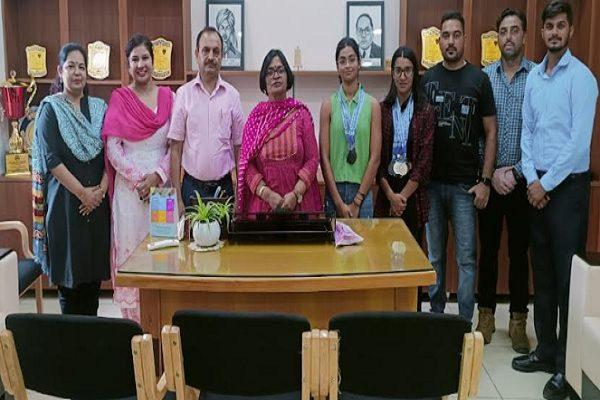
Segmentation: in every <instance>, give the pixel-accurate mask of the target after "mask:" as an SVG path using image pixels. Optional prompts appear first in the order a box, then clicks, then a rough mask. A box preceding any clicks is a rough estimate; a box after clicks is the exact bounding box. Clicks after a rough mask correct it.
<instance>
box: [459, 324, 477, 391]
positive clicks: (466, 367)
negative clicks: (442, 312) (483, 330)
mask: <svg viewBox="0 0 600 400" xmlns="http://www.w3.org/2000/svg"><path fill="white" fill-rule="evenodd" d="M474 351H475V337H474V335H473V334H472V333H465V336H464V339H463V348H462V358H461V362H460V378H459V379H460V381H459V385H458V397H457V400H467V399H468V398H469V391H470V390H471V374H472V372H473V353H474Z"/></svg>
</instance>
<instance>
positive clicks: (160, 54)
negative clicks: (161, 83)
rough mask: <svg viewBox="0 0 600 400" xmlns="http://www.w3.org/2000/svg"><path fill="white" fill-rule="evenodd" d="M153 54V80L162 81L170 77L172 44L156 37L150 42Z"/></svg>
mask: <svg viewBox="0 0 600 400" xmlns="http://www.w3.org/2000/svg"><path fill="white" fill-rule="evenodd" d="M152 46H153V49H154V50H153V52H154V72H153V73H152V77H153V78H154V79H158V80H163V79H167V78H168V77H170V76H171V54H172V53H173V42H171V41H169V40H167V39H165V38H164V37H158V38H156V39H154V40H153V41H152Z"/></svg>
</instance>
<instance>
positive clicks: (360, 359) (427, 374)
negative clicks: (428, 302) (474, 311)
mask: <svg viewBox="0 0 600 400" xmlns="http://www.w3.org/2000/svg"><path fill="white" fill-rule="evenodd" d="M329 329H330V331H337V333H338V335H339V376H340V382H339V390H340V397H341V398H343V399H344V400H347V399H365V398H369V397H380V398H381V397H383V398H401V399H415V398H439V397H442V396H447V395H449V394H453V393H458V399H467V398H470V397H474V396H475V395H476V394H477V388H478V385H479V374H480V372H481V364H482V356H483V338H482V336H481V333H479V332H475V333H472V332H471V323H470V322H469V321H467V320H465V319H463V318H462V317H460V316H458V315H448V314H431V313H409V312H364V313H351V314H343V315H338V316H335V317H334V318H332V319H331V320H330V321H329ZM330 373H331V374H334V376H336V377H337V374H338V371H331V372H330ZM335 390H337V386H336V387H335ZM337 396H338V394H337V393H330V398H334V399H335V398H337Z"/></svg>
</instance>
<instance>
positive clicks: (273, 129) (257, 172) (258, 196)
mask: <svg viewBox="0 0 600 400" xmlns="http://www.w3.org/2000/svg"><path fill="white" fill-rule="evenodd" d="M293 84H294V75H293V74H292V70H291V69H290V67H289V64H288V62H287V60H286V58H285V56H284V55H283V53H282V52H281V51H280V50H271V51H269V53H267V56H266V57H265V59H264V61H263V65H262V68H261V71H260V89H261V91H262V92H263V93H265V94H266V95H267V96H268V98H269V99H268V101H264V102H261V103H259V104H258V105H257V106H256V107H254V109H253V110H252V112H251V113H250V115H249V116H248V120H247V121H246V125H245V126H244V136H243V139H242V149H241V152H240V160H239V171H238V182H237V210H236V211H237V214H238V215H241V216H242V217H245V218H247V217H251V216H252V215H253V214H255V213H262V212H270V211H273V210H285V211H309V212H317V211H322V209H323V202H322V200H321V195H320V192H319V186H318V184H317V180H316V175H317V168H318V166H319V150H318V147H317V140H316V137H315V133H314V126H313V120H312V117H311V114H310V111H309V110H308V108H307V107H306V106H305V105H304V104H302V103H301V102H299V101H297V100H295V99H293V98H289V97H287V91H288V90H290V89H291V88H292V86H293Z"/></svg>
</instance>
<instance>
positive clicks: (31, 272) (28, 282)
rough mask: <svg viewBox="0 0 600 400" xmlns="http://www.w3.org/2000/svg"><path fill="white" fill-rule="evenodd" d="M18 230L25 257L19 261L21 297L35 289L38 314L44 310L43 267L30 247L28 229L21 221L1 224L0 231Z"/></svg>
mask: <svg viewBox="0 0 600 400" xmlns="http://www.w3.org/2000/svg"><path fill="white" fill-rule="evenodd" d="M9 230H16V231H17V232H19V235H20V237H21V251H22V252H23V256H24V257H25V258H24V259H23V260H20V261H19V296H22V295H23V294H24V293H25V292H27V290H29V289H30V288H31V287H34V288H35V304H36V310H37V312H38V313H40V314H41V313H42V312H43V310H44V308H43V287H42V276H43V273H42V266H41V265H40V264H38V263H37V262H35V260H34V258H33V254H32V252H31V249H30V247H29V234H28V233H27V227H26V226H25V224H24V223H22V222H21V221H3V222H0V231H9Z"/></svg>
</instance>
